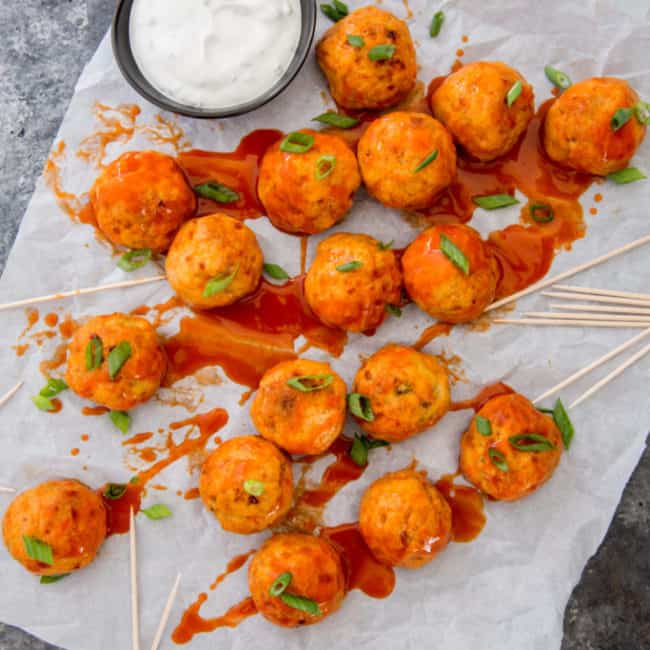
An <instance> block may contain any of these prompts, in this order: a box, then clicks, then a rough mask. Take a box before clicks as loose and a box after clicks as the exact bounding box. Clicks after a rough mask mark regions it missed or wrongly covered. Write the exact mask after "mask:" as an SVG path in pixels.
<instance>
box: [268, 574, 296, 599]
mask: <svg viewBox="0 0 650 650" xmlns="http://www.w3.org/2000/svg"><path fill="white" fill-rule="evenodd" d="M292 579H293V575H292V574H291V573H290V572H289V571H285V572H284V573H281V574H280V575H279V576H278V577H277V578H276V579H275V580H274V581H273V582H272V584H271V586H270V587H269V595H270V596H273V597H275V598H277V597H278V596H280V595H281V594H282V593H284V591H285V590H286V588H287V587H288V586H289V585H290V584H291V580H292Z"/></svg>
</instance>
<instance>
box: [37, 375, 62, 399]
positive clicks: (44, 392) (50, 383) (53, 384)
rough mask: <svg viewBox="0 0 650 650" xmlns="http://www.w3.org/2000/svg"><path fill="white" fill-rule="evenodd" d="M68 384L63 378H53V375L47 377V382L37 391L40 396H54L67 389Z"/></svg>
mask: <svg viewBox="0 0 650 650" xmlns="http://www.w3.org/2000/svg"><path fill="white" fill-rule="evenodd" d="M67 388H68V384H66V383H65V382H64V381H63V379H55V378H54V377H49V378H48V380H47V384H45V387H44V388H41V390H40V391H39V392H38V394H39V395H40V396H41V397H54V396H55V395H58V394H59V393H62V392H63V391H64V390H67Z"/></svg>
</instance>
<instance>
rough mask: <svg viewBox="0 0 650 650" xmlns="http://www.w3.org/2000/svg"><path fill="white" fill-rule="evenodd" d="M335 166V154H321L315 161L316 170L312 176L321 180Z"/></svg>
mask: <svg viewBox="0 0 650 650" xmlns="http://www.w3.org/2000/svg"><path fill="white" fill-rule="evenodd" d="M335 168H336V156H332V155H330V154H323V155H322V156H321V157H320V158H319V159H318V160H317V161H316V171H315V172H314V176H315V177H316V180H317V181H322V180H323V179H325V178H327V177H328V176H329V175H330V174H331V173H332V172H333V171H334V169H335Z"/></svg>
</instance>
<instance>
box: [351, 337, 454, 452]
mask: <svg viewBox="0 0 650 650" xmlns="http://www.w3.org/2000/svg"><path fill="white" fill-rule="evenodd" d="M353 392H355V393H360V394H361V395H365V396H366V397H367V398H368V399H369V400H370V406H371V408H372V412H373V416H374V419H373V420H372V422H368V421H366V420H359V425H360V426H361V427H362V428H363V429H364V431H366V432H367V433H369V434H370V435H371V436H372V437H374V438H379V439H381V440H388V441H390V442H399V441H400V440H404V439H406V438H409V437H410V436H413V435H415V434H416V433H420V432H421V431H424V430H425V429H428V428H429V427H431V426H433V425H434V424H435V423H436V422H437V421H438V420H439V419H440V418H441V417H442V416H443V415H445V413H446V412H447V411H448V410H449V402H450V393H449V376H448V374H447V370H446V368H445V367H444V366H443V365H442V364H441V363H440V361H438V359H437V358H436V357H433V356H431V355H429V354H424V353H423V352H417V351H416V350H414V349H413V348H409V347H405V346H403V345H387V346H386V347H384V348H382V349H381V350H379V351H378V352H375V354H373V355H372V356H371V357H370V358H369V359H367V360H366V361H365V362H364V364H363V365H362V366H361V368H360V369H359V371H358V372H357V374H356V376H355V378H354V388H353Z"/></svg>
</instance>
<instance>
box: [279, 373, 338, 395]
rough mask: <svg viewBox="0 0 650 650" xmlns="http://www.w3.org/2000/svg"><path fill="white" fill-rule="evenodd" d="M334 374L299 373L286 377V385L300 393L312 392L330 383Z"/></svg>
mask: <svg viewBox="0 0 650 650" xmlns="http://www.w3.org/2000/svg"><path fill="white" fill-rule="evenodd" d="M333 381H334V375H300V376H299V377H292V378H291V379H287V386H291V388H293V389H294V390H298V391H300V392H301V393H313V392H314V391H315V390H323V389H324V388H327V387H328V386H330V385H331V384H332V382H333Z"/></svg>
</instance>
